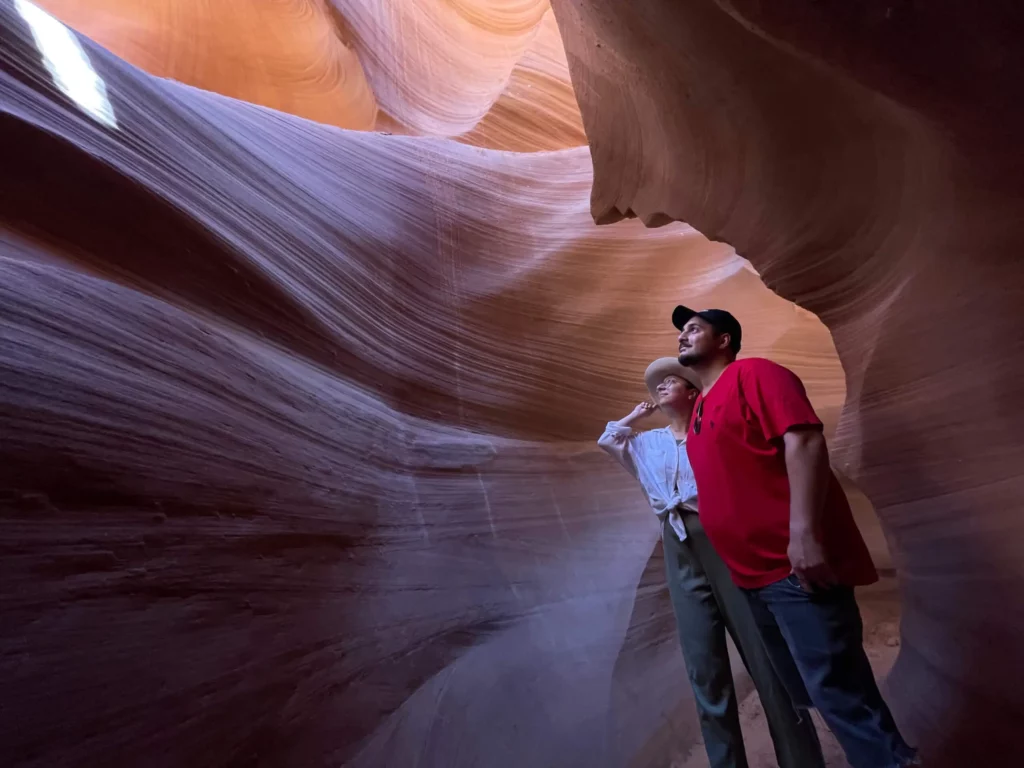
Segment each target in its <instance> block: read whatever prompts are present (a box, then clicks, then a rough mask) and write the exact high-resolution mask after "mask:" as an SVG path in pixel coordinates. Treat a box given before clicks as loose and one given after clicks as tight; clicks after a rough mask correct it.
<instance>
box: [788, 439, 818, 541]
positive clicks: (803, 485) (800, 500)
mask: <svg viewBox="0 0 1024 768" xmlns="http://www.w3.org/2000/svg"><path fill="white" fill-rule="evenodd" d="M784 441H785V447H786V474H787V475H788V476H789V514H790V517H789V531H790V535H796V536H801V535H806V534H808V533H813V532H814V531H816V530H817V528H818V520H819V517H820V515H821V510H822V508H823V507H824V506H825V494H826V493H827V492H828V478H829V464H828V449H827V448H826V447H825V437H824V435H822V433H821V432H819V431H817V430H794V431H791V432H787V433H786V435H785V437H784Z"/></svg>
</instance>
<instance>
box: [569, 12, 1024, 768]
mask: <svg viewBox="0 0 1024 768" xmlns="http://www.w3.org/2000/svg"><path fill="white" fill-rule="evenodd" d="M553 6H554V10H555V12H556V16H557V17H558V21H559V26H560V28H561V30H562V33H563V38H564V40H565V44H566V51H567V55H568V60H569V62H570V66H571V71H572V74H573V79H574V84H575V87H576V92H577V94H578V95H579V97H580V103H581V108H582V112H583V119H584V125H585V126H586V130H587V135H588V139H589V141H590V146H591V150H592V154H593V160H594V168H595V178H594V190H593V197H592V205H593V213H594V216H595V218H596V219H597V220H599V221H605V222H608V221H614V220H618V219H620V218H622V217H623V216H637V217H639V218H641V219H643V220H644V221H645V222H647V223H648V224H652V225H658V224H663V223H665V222H667V221H671V220H673V219H679V220H684V221H686V222H688V223H690V224H692V225H693V226H695V227H696V228H697V229H699V230H700V231H701V232H703V233H704V234H706V235H708V236H709V237H713V238H716V239H721V240H724V241H726V242H728V243H730V244H731V245H733V246H735V247H736V248H737V250H738V251H739V252H740V253H741V254H743V255H744V256H746V257H748V258H749V259H750V261H751V262H752V264H753V265H754V267H755V268H756V269H757V270H758V272H759V273H760V274H761V276H762V277H763V278H764V280H765V282H766V283H767V284H768V285H769V286H770V287H772V288H773V289H775V290H776V291H777V292H778V293H779V294H780V295H782V296H784V297H786V298H788V299H791V300H793V301H795V302H796V303H798V304H800V305H801V306H803V307H806V308H807V309H810V310H812V311H814V312H815V313H816V314H817V315H818V316H819V317H821V318H822V320H823V321H824V322H825V324H826V325H827V326H828V327H829V329H830V331H831V332H832V337H833V339H834V340H835V344H836V349H837V351H838V353H839V357H840V359H841V360H842V361H843V363H844V366H845V369H846V371H847V377H846V378H847V402H846V405H845V408H844V410H843V416H842V419H841V421H840V424H839V428H838V439H837V441H836V443H835V445H834V448H835V449H836V450H835V453H836V456H837V458H838V461H839V464H840V465H841V467H842V468H843V469H844V470H845V471H846V473H847V474H848V475H849V476H851V477H852V478H853V479H854V480H855V481H856V482H857V483H858V484H859V485H860V487H861V488H862V489H863V490H864V491H865V492H866V493H867V495H868V496H869V497H870V498H871V500H872V501H873V502H874V503H875V505H876V507H877V509H878V511H879V514H880V516H881V518H882V520H883V523H884V525H885V528H886V530H887V532H888V534H889V537H890V539H891V541H892V542H893V544H894V558H896V560H897V564H898V566H899V569H900V571H901V577H902V589H903V594H904V602H905V607H906V609H907V610H906V613H905V615H904V619H903V639H904V642H903V647H902V652H901V655H900V660H899V662H898V664H897V666H896V669H895V672H894V674H893V676H892V679H891V681H890V689H891V691H892V696H893V700H894V701H895V705H896V711H897V713H898V715H899V717H900V719H901V720H902V721H904V722H906V723H908V724H909V725H910V730H911V731H912V732H913V733H914V734H915V735H916V736H919V737H920V739H921V741H922V743H923V744H924V745H925V747H926V750H927V752H928V754H929V756H930V757H931V759H932V760H934V762H933V763H929V764H930V765H937V766H946V765H948V766H962V765H967V764H971V763H978V762H979V761H980V762H983V763H986V764H1014V765H1016V764H1018V763H1021V762H1022V761H1024V747H1022V746H1021V741H1020V738H1019V735H1018V733H1017V731H1018V726H1017V723H1019V722H1020V721H1021V718H1022V717H1024V703H1022V700H1021V694H1020V690H1019V685H1018V684H1017V680H1018V678H1019V670H1021V669H1024V655H1022V650H1021V649H1022V648H1024V642H1022V638H1024V620H1022V618H1021V615H1020V612H1019V611H1018V610H1016V608H1015V606H1016V605H1017V604H1018V603H1019V595H1020V592H1021V589H1022V586H1024V568H1022V566H1021V563H1022V560H1021V558H1020V554H1019V551H1020V547H1021V542H1022V541H1024V525H1022V523H1021V520H1022V517H1021V513H1020V508H1021V504H1022V502H1024V479H1022V477H1024V476H1022V474H1021V467H1022V466H1024V449H1022V443H1021V439H1020V435H1021V434H1022V430H1024V405H1022V402H1024V384H1022V382H1024V377H1022V373H1024V346H1022V343H1024V342H1022V340H1024V314H1022V313H1021V311H1020V303H1021V299H1022V297H1024V268H1022V267H1021V262H1020V259H1019V257H1018V254H1019V252H1020V250H1021V246H1022V245H1024V224H1022V223H1024V194H1022V192H1024V188H1022V179H1024V174H1022V173H1021V171H1022V169H1024V150H1022V148H1021V144H1020V141H1019V136H1020V129H1021V127H1022V124H1024V108H1022V106H1021V104H1022V102H1021V100H1020V82H1021V81H1020V76H1021V72H1022V71H1024V67H1022V65H1024V60H1022V58H1024V57H1022V55H1021V48H1020V46H1019V45H1018V44H1017V43H1016V41H1017V40H1018V39H1019V35H1020V34H1021V32H1022V31H1024V14H1022V13H1021V11H1020V10H1019V8H1018V7H1017V6H1016V5H1013V4H1007V3H990V4H986V5H985V6H984V8H982V7H975V6H970V7H968V6H966V5H964V6H958V5H956V4H951V3H938V4H935V3H932V4H925V3H911V2H906V3H899V2H896V3H892V2H887V3H873V2H869V3H858V4H854V5H850V6H849V7H848V6H847V5H845V4H842V3H827V2H822V3H756V2H746V0H730V1H728V2H727V1H726V0H722V2H718V3H674V2H668V1H666V2H655V3H645V4H642V5H640V6H636V5H631V6H629V7H627V6H625V5H622V4H618V3H615V2H611V0H576V1H573V0H555V2H554V3H553Z"/></svg>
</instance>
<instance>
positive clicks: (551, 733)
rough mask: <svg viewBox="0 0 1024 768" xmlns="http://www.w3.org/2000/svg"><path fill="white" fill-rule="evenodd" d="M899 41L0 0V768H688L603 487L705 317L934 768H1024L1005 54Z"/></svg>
mask: <svg viewBox="0 0 1024 768" xmlns="http://www.w3.org/2000/svg"><path fill="white" fill-rule="evenodd" d="M885 5H889V6H891V7H890V8H889V10H888V11H886V9H885V7H883V6H885ZM919 5H921V4H915V3H890V4H881V3H867V4H866V5H864V7H863V8H862V9H860V10H859V11H856V12H855V11H849V10H839V9H838V8H837V7H835V5H834V4H831V3H816V4H813V3H812V4H793V7H791V8H790V9H789V10H785V11H783V10H777V9H771V10H769V9H768V8H766V7H765V6H764V4H758V3H749V2H740V1H739V0H731V1H730V2H726V1H725V0H718V1H717V2H707V3H692V4H691V3H687V4H676V3H674V2H672V0H656V1H654V2H649V3H641V4H622V3H616V2H612V0H550V2H549V0H516V2H506V1H505V0H473V1H472V2H460V3H452V2H449V1H448V0H288V2H275V3H265V2H258V1H257V0H223V2H218V3H208V2H200V0H154V1H153V2H147V3H132V2H128V0H102V2H90V3H79V2H73V1H72V0H34V2H29V0H0V126H2V131H3V141H0V167H2V168H3V173H2V174H0V203H2V207H0V532H2V533H0V556H2V557H0V584H2V585H3V586H2V587H0V616H2V617H3V618H2V621H0V680H2V681H3V684H2V686H0V687H2V689H3V693H2V694H0V765H3V766H5V767H7V766H10V767H11V768H30V767H32V768H36V767H38V768H42V767H43V766H45V767H46V768H50V766H58V765H59V766H74V767H75V768H79V767H82V768H84V767H91V766H146V767H147V768H149V767H150V766H153V767H154V768H165V767H166V768H178V767H179V766H189V767H190V768H191V767H193V766H210V767H211V768H212V767H217V768H220V767H221V766H225V767H227V766H230V767H232V768H234V767H236V766H237V767H240V768H241V767H246V768H248V767H250V766H251V767H257V766H259V767H264V766H266V767H269V768H277V767H279V766H280V767H282V768H288V767H290V766H295V767H296V768H314V767H316V766H325V767H326V766H346V767H347V768H380V767H381V766H387V767H389V768H390V767H391V766H395V767H396V768H397V767H399V766H401V767H403V768H404V767H405V766H421V767H422V768H428V767H433V766H445V768H457V767H459V766H465V767H466V768H470V767H472V768H505V767H507V768H522V767H523V766H538V767H539V766H557V767H558V768H562V767H563V766H587V767H588V768H593V767H594V766H608V768H613V767H618V766H631V768H643V767H644V766H650V767H651V768H654V767H655V766H673V767H674V768H701V767H702V766H706V765H707V764H708V762H707V757H706V755H705V754H704V751H703V748H702V740H701V732H700V730H699V727H698V722H697V718H696V713H695V705H694V698H693V693H692V692H691V689H690V686H689V682H688V679H687V671H686V669H685V668H684V665H683V658H682V655H681V653H680V648H679V640H678V638H677V636H676V626H675V619H674V617H673V613H672V606H671V603H670V600H669V594H668V590H667V587H666V583H665V572H664V563H663V553H662V544H661V541H660V539H659V525H658V521H657V519H656V518H655V517H654V515H653V514H652V513H651V509H650V507H649V506H648V505H647V503H646V501H645V499H644V497H643V494H642V493H641V492H640V490H639V489H638V488H637V485H636V482H635V481H634V480H633V479H632V478H631V477H629V475H628V474H627V473H625V472H624V471H622V469H621V468H620V467H619V466H617V465H616V464H615V463H614V462H613V461H612V460H611V459H610V458H609V457H608V456H607V455H605V454H604V453H603V452H602V451H601V450H600V449H599V448H598V446H597V444H596V441H597V439H598V437H599V435H600V434H601V432H602V430H603V429H604V427H605V424H606V423H607V422H608V421H609V420H614V419H617V418H619V417H621V416H623V415H625V414H627V413H628V412H629V411H630V410H631V409H632V408H633V407H634V406H635V405H636V404H637V402H639V401H640V400H641V399H643V398H645V397H646V396H647V393H646V389H645V386H644V381H643V373H644V370H645V368H646V366H647V365H648V363H649V362H650V361H651V360H654V359H655V358H658V357H663V356H666V355H668V356H674V355H675V354H676V351H677V338H676V337H677V334H678V331H676V329H674V328H673V327H672V324H671V322H670V316H671V312H672V308H673V307H675V306H676V305H677V304H679V303H686V304H689V305H691V306H694V307H723V308H727V309H729V310H730V311H731V312H733V313H734V314H735V315H736V317H737V318H739V320H740V321H741V322H742V324H743V329H744V330H743V334H744V342H743V351H742V357H764V358H768V359H770V360H773V361H775V362H778V363H781V364H782V365H785V366H787V367H788V368H790V369H791V370H792V371H794V372H795V373H797V374H798V375H799V377H800V378H801V379H802V381H803V382H804V384H805V385H806V388H807V392H808V395H809V397H810V400H811V402H812V404H813V406H814V408H815V410H816V412H817V413H818V415H819V416H820V417H821V420H822V422H823V424H824V428H825V435H826V439H827V440H828V444H829V448H830V458H831V462H832V466H833V468H834V470H835V471H836V473H837V475H838V476H839V478H840V480H841V482H842V484H843V488H844V490H845V492H846V495H847V497H848V498H849V500H850V502H851V505H852V507H853V511H854V516H855V519H856V522H857V525H858V526H859V528H860V530H861V532H862V534H863V536H864V538H865V541H866V542H867V545H868V548H869V550H870V553H871V556H872V559H873V561H874V562H875V565H876V566H877V568H878V570H879V572H880V574H881V576H882V578H881V581H880V582H879V583H878V584H876V585H873V586H871V587H868V588H865V589H861V590H858V599H859V602H860V605H861V610H862V613H863V616H864V621H865V647H866V649H867V652H868V656H869V659H870V661H871V663H872V667H873V670H874V672H875V674H876V676H877V677H878V678H879V679H882V680H884V681H885V682H884V684H883V690H884V692H885V694H886V697H887V698H888V699H889V701H890V702H891V704H892V707H893V711H894V714H895V716H896V719H897V720H898V722H899V724H900V726H901V728H903V729H904V730H905V732H906V734H907V735H908V736H909V737H911V738H912V739H913V741H914V743H915V744H919V745H920V747H921V750H922V755H923V756H924V757H925V758H926V761H927V762H926V763H925V765H926V766H927V768H960V767H961V766H964V765H968V764H971V763H978V764H992V765H996V764H999V765H1017V764H1024V746H1022V745H1021V743H1020V740H1019V738H1018V737H1017V734H1016V725H1015V724H1016V723H1017V722H1019V721H1020V719H1021V718H1022V717H1024V702H1022V700H1021V696H1020V693H1019V685H1018V681H1019V678H1020V673H1021V670H1024V658H1021V655H1022V651H1021V650H1020V649H1021V648H1022V647H1024V644H1022V642H1021V640H1022V639H1024V619H1022V618H1021V611H1020V601H1019V594H1020V590H1021V586H1022V581H1024V568H1022V567H1021V562H1022V560H1021V557H1020V547H1021V543H1022V541H1024V527H1022V524H1021V522H1020V520H1021V517H1020V513H1019V508H1020V502H1021V499H1022V498H1024V483H1022V480H1021V467H1024V451H1022V449H1021V441H1020V435H1021V434H1022V430H1024V408H1022V406H1021V402H1022V399H1021V398H1022V396H1024V384H1022V383H1021V382H1022V380H1024V379H1022V377H1021V375H1020V374H1021V371H1022V367H1024V327H1022V326H1024V315H1022V314H1021V312H1020V310H1019V307H1020V302H1021V299H1022V298H1024V269H1022V267H1021V266H1020V263H1019V258H1018V254H1019V252H1020V246H1021V239H1022V224H1021V222H1024V210H1022V208H1024V203H1022V200H1024V194H1022V191H1024V190H1022V189H1021V179H1024V173H1021V171H1024V162H1022V160H1024V157H1022V150H1021V148H1020V146H1019V142H1018V140H1017V138H1016V137H1017V136H1019V135H1020V132H1019V129H1020V128H1021V127H1024V126H1022V122H1024V121H1022V119H1021V117H1022V114H1021V107H1020V101H1019V99H1015V98H1011V96H1012V95H1013V93H1014V91H1013V88H1014V85H1013V84H1014V83H1015V82H1019V79H1016V78H1017V76H1019V74H1020V71H1021V67H1020V66H1019V65H1020V64H1021V63H1022V62H1021V58H1022V54H1021V52H1020V49H1019V46H1016V41H1017V40H1019V37H1014V30H1017V31H1022V32H1024V23H1022V21H1021V16H1020V13H1019V12H1018V11H1016V10H1011V9H1009V8H1007V7H1003V8H986V9H982V10H976V11H975V12H972V14H971V15H970V18H969V19H965V18H964V17H962V16H961V15H958V14H959V12H954V11H953V10H950V9H933V8H929V9H925V8H922V7H919ZM684 6H685V7H684ZM804 6H806V7H804ZM968 21H969V23H968ZM929 41H931V43H929ZM936 51H938V53H937V52H936ZM940 53H941V55H940ZM928 67H932V69H931V70H929V69H928ZM929 72H931V73H932V74H933V75H934V77H935V78H939V79H941V78H942V77H945V78H947V84H948V86H949V87H948V88H944V87H940V86H941V83H936V82H933V81H932V79H929V76H928V75H929ZM972 78H973V79H972ZM967 83H974V84H975V85H974V86H973V87H966V84H967ZM954 86H955V87H954ZM738 254H741V255H738ZM731 651H732V654H733V668H734V670H735V671H736V688H737V691H738V693H739V695H740V696H741V698H742V702H741V706H740V712H741V721H742V725H743V729H744V739H745V742H746V749H747V753H748V757H749V759H750V765H751V768H773V767H774V766H776V764H777V763H776V758H775V755H774V752H773V749H772V742H771V739H770V736H769V734H768V728H767V725H766V722H765V715H764V712H763V710H762V709H761V706H760V703H759V701H758V698H757V696H756V693H755V692H754V689H753V684H752V682H751V680H750V678H749V676H748V675H747V674H746V673H745V672H743V671H742V669H741V667H742V665H741V664H740V663H739V661H738V657H737V656H736V651H735V648H732V649H731ZM815 718H816V722H817V724H818V725H819V730H820V732H821V738H822V741H823V746H824V751H825V754H826V758H827V763H828V768H843V766H845V765H846V763H845V761H844V759H843V757H842V753H841V751H840V750H839V747H838V745H837V743H836V742H835V739H834V738H833V737H832V736H831V734H829V733H828V732H827V729H826V728H825V727H824V725H823V723H822V722H821V720H820V718H818V716H817V715H815ZM986 761H987V762H986Z"/></svg>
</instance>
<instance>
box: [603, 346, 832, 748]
mask: <svg viewBox="0 0 1024 768" xmlns="http://www.w3.org/2000/svg"><path fill="white" fill-rule="evenodd" d="M644 382H645V383H646V384H647V390H648V391H649V392H650V393H651V398H652V400H653V402H643V403H640V404H639V405H638V406H637V407H636V408H634V409H633V411H632V412H631V413H630V414H629V415H628V416H626V417H625V418H623V419H620V420H619V421H613V422H610V423H609V424H608V426H607V427H606V428H605V431H604V434H603V435H601V438H600V439H599V440H598V441H597V442H598V445H600V446H601V447H602V448H603V449H604V450H606V451H607V452H608V453H610V454H611V455H612V456H614V457H615V458H616V459H618V461H619V462H620V463H621V464H622V465H623V466H624V467H625V468H626V469H627V470H628V471H629V473H630V474H631V475H633V477H635V478H636V479H637V480H638V481H639V482H640V486H641V488H643V490H644V493H645V495H646V496H647V501H648V503H649V504H650V505H651V509H653V510H654V513H655V514H656V515H657V516H658V519H659V522H660V524H661V538H662V546H663V549H664V552H665V575H666V576H667V578H668V589H669V595H670V597H671V599H672V609H673V611H674V612H675V616H676V626H677V628H678V631H679V641H680V645H681V646H682V649H683V661H684V662H685V663H686V670H687V673H688V675H689V678H690V684H691V686H692V687H693V694H694V699H695V701H696V704H697V716H698V718H699V720H700V727H701V733H702V734H703V736H704V748H705V750H706V751H707V754H708V761H709V762H710V765H711V768H746V766H747V758H746V752H745V750H744V748H743V735H742V733H741V731H740V722H739V713H738V705H737V701H736V691H735V688H734V687H733V680H732V669H731V667H730V665H729V650H728V647H727V645H726V640H725V637H726V632H728V633H729V635H730V636H731V637H732V639H733V642H734V643H735V644H736V647H737V649H738V650H739V652H740V656H741V658H742V659H743V662H744V664H745V665H746V667H747V670H748V671H749V672H750V676H751V678H753V680H754V685H755V686H756V687H757V690H758V693H759V695H760V697H761V702H762V704H763V705H764V709H765V714H766V716H767V720H768V727H769V729H770V731H771V735H772V740H773V742H774V745H775V755H776V757H777V758H778V760H779V766H780V768H824V765H825V761H824V759H823V757H822V754H821V746H820V744H819V743H818V737H817V734H816V732H815V730H814V724H813V723H812V722H811V719H810V718H809V717H807V716H803V717H801V716H800V715H799V714H798V713H797V711H796V709H795V708H794V707H793V705H792V702H791V701H790V698H789V695H788V694H787V693H786V690H785V688H783V686H782V683H781V682H780V680H779V679H778V677H776V675H775V672H774V670H773V669H772V666H771V662H770V660H769V658H768V656H767V654H766V652H765V650H764V646H763V644H762V642H761V637H760V634H759V631H758V627H757V624H756V623H755V621H754V617H753V614H752V613H751V612H750V607H749V604H748V603H747V600H746V599H745V598H744V596H743V595H742V594H741V593H740V591H739V588H738V587H736V585H735V584H733V582H732V578H731V577H730V575H729V570H728V568H726V566H725V563H723V562H722V560H721V558H720V557H719V556H718V554H717V553H716V552H715V550H714V548H712V546H711V543H710V542H709V541H708V538H707V536H706V535H705V533H704V528H703V527H702V526H701V524H700V517H699V515H698V513H697V509H698V504H697V486H696V483H695V481H694V478H693V472H692V470H691V469H690V462H689V459H688V458H687V455H686V433H687V431H688V429H689V425H690V416H691V414H692V412H693V404H694V401H695V400H696V399H697V394H698V392H699V386H698V385H699V380H698V378H697V376H696V375H695V374H694V373H693V371H691V370H690V369H688V368H684V367H683V366H682V365H680V364H679V362H678V361H677V360H676V359H675V358H673V357H663V358H660V359H658V360H655V361H654V362H653V363H651V364H650V366H648V368H647V371H646V373H645V374H644ZM656 411H661V413H662V414H663V415H664V416H665V417H666V418H667V419H668V422H669V424H668V426H667V427H662V428H660V429H652V430H649V431H646V432H637V431H635V430H634V428H633V425H634V424H637V423H638V422H641V421H643V420H645V419H646V418H647V417H649V416H651V415H652V414H653V413H655V412H656ZM736 480H737V482H742V478H737V479H736Z"/></svg>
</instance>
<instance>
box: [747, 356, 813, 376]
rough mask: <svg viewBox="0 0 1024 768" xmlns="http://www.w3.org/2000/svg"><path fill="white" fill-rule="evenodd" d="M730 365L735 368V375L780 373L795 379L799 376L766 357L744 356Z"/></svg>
mask: <svg viewBox="0 0 1024 768" xmlns="http://www.w3.org/2000/svg"><path fill="white" fill-rule="evenodd" d="M730 367H735V368H736V374H737V375H744V376H761V375H764V376H773V375H774V376H778V375H779V374H782V375H784V376H793V377H795V378H797V379H799V378H800V377H799V376H797V375H796V374H795V373H793V371H791V370H790V369H789V368H787V367H786V366H784V365H779V364H778V363H776V362H775V361H774V360H769V359H768V358H766V357H744V358H743V359H742V360H737V361H736V362H734V363H733V364H732V365H731V366H730Z"/></svg>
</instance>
